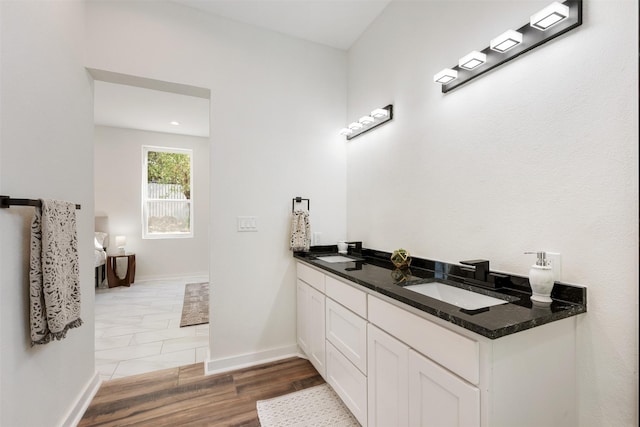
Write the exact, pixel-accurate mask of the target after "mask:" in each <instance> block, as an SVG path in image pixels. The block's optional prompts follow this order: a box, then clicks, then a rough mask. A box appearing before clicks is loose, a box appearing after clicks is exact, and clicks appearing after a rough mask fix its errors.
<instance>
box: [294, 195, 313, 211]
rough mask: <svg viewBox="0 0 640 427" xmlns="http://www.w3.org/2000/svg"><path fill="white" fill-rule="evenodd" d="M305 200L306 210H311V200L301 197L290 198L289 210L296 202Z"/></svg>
mask: <svg viewBox="0 0 640 427" xmlns="http://www.w3.org/2000/svg"><path fill="white" fill-rule="evenodd" d="M302 202H307V210H308V211H309V210H311V201H310V200H309V199H303V198H302V197H294V198H293V199H291V212H293V211H294V210H295V208H296V203H302Z"/></svg>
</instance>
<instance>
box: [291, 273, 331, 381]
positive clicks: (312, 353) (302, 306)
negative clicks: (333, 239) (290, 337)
mask: <svg viewBox="0 0 640 427" xmlns="http://www.w3.org/2000/svg"><path fill="white" fill-rule="evenodd" d="M297 270H298V280H297V286H296V290H297V297H296V298H297V316H298V317H297V340H298V345H299V346H300V348H301V349H302V351H303V352H304V353H305V354H306V355H307V356H308V357H309V361H310V362H311V363H312V364H313V366H314V367H315V368H316V370H317V371H318V372H319V373H320V375H322V377H323V378H325V379H326V348H325V332H324V328H325V296H324V274H322V273H320V272H319V271H317V270H314V269H312V268H310V267H307V266H306V265H304V264H301V263H298V269H297Z"/></svg>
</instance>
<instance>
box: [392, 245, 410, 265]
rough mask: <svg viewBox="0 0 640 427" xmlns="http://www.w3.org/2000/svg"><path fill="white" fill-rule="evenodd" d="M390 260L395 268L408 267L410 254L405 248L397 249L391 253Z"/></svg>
mask: <svg viewBox="0 0 640 427" xmlns="http://www.w3.org/2000/svg"><path fill="white" fill-rule="evenodd" d="M391 262H392V263H393V265H395V266H396V267H397V268H409V266H410V265H411V255H410V254H409V252H407V251H406V250H405V249H402V248H400V249H397V250H395V251H393V253H392V254H391Z"/></svg>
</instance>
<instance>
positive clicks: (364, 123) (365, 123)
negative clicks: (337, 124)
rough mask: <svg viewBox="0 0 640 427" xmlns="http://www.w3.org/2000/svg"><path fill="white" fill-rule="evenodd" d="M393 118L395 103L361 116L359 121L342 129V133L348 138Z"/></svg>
mask: <svg viewBox="0 0 640 427" xmlns="http://www.w3.org/2000/svg"><path fill="white" fill-rule="evenodd" d="M391 119H393V105H391V104H389V105H387V106H386V107H383V108H376V109H375V110H373V111H372V112H371V113H370V114H368V115H366V116H362V117H360V119H358V121H357V122H353V123H350V124H349V125H348V126H347V127H345V128H342V129H341V130H340V135H344V136H346V137H347V140H349V139H353V138H355V137H356V136H359V135H362V134H363V133H365V132H368V131H370V130H372V129H375V128H376V127H378V126H380V125H381V124H384V123H387V122H388V121H389V120H391Z"/></svg>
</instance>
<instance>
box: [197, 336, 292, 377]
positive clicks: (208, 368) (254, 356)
mask: <svg viewBox="0 0 640 427" xmlns="http://www.w3.org/2000/svg"><path fill="white" fill-rule="evenodd" d="M289 357H304V356H303V355H302V354H301V353H300V350H299V348H298V346H297V345H296V344H293V345H288V346H285V347H279V348H273V349H270V350H265V351H259V352H256V353H247V354H241V355H238V356H231V357H225V358H223V359H215V360H211V359H210V356H207V360H206V362H205V363H204V373H205V375H211V374H219V373H221V372H228V371H234V370H236V369H242V368H248V367H250V366H255V365H261V364H263V363H269V362H275V361H277V360H282V359H288V358H289Z"/></svg>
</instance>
